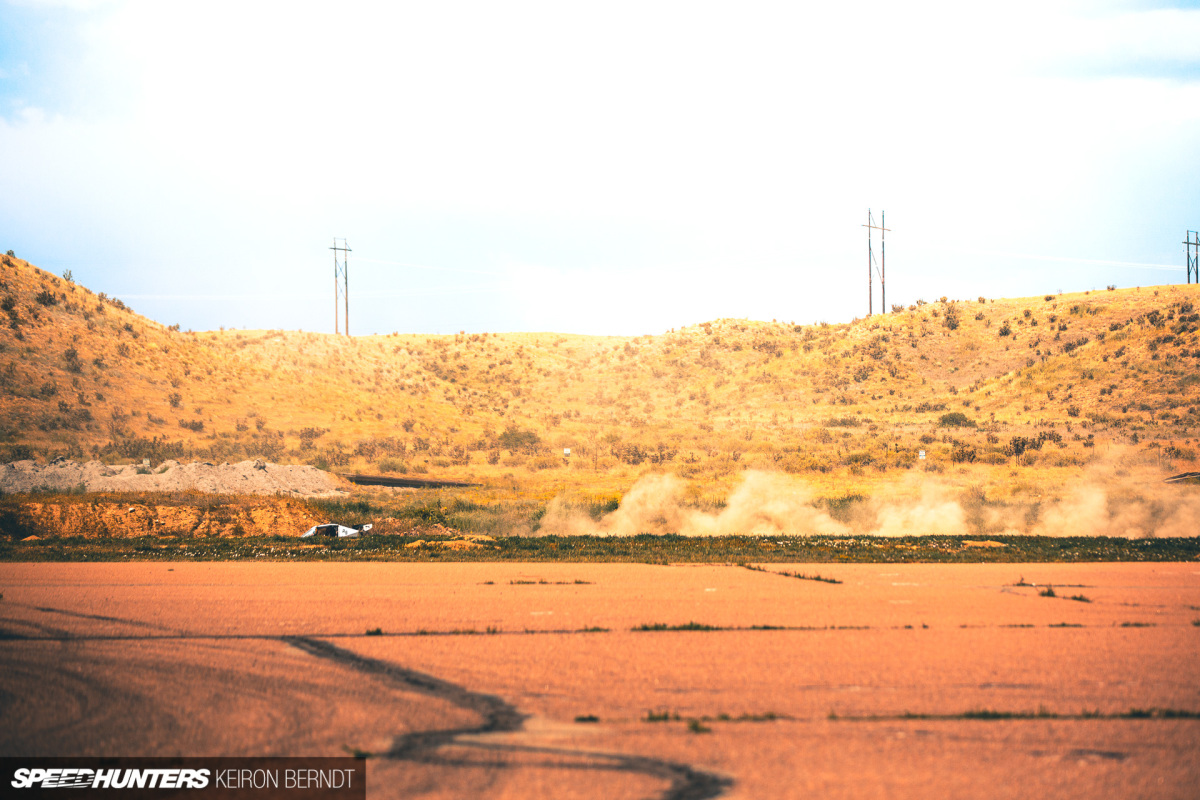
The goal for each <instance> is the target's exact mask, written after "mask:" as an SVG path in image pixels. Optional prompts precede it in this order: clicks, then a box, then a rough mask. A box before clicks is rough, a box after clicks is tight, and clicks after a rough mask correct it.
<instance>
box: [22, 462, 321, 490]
mask: <svg viewBox="0 0 1200 800" xmlns="http://www.w3.org/2000/svg"><path fill="white" fill-rule="evenodd" d="M139 469H143V468H141V467H139V466H138V465H136V464H132V465H125V466H109V465H106V464H102V463H100V462H99V461H89V462H87V463H86V464H80V463H78V462H75V461H63V460H59V461H55V462H53V463H51V464H46V465H45V466H42V465H40V464H38V463H37V462H35V461H14V462H12V463H11V464H0V492H3V493H5V494H13V493H20V492H32V491H37V490H40V489H50V490H57V491H69V490H72V489H77V488H78V487H79V486H80V485H82V486H83V487H84V488H85V489H86V490H87V491H89V492H176V491H185V490H188V489H194V490H196V491H201V492H211V493H214V494H267V495H273V494H280V493H282V494H288V495H295V496H303V497H314V496H316V497H319V496H327V495H334V494H339V493H341V492H342V491H343V489H342V485H341V482H340V481H339V479H338V478H336V477H335V476H333V475H330V474H329V473H327V472H322V471H321V470H319V469H317V468H315V467H308V466H297V465H280V464H268V463H265V462H262V461H241V462H239V463H237V464H209V463H207V462H203V461H197V462H192V463H190V464H180V463H179V462H178V461H164V462H163V463H161V464H158V465H155V466H154V467H152V468H151V469H150V470H149V474H144V475H139V474H138V470H139Z"/></svg>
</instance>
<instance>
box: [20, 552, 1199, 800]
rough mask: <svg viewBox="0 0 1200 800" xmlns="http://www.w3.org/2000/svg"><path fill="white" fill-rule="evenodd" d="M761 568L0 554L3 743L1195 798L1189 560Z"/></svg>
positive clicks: (511, 771)
mask: <svg viewBox="0 0 1200 800" xmlns="http://www.w3.org/2000/svg"><path fill="white" fill-rule="evenodd" d="M751 566H753V565H751ZM762 567H763V569H765V571H758V570H754V569H746V568H741V567H736V566H711V565H696V566H652V565H618V564H536V565H534V564H519V563H475V564H297V563H257V564H253V565H251V564H212V563H198V564H192V563H133V564H6V565H4V566H3V567H2V568H0V569H2V571H0V591H2V592H3V600H0V636H2V637H3V638H4V639H5V640H6V641H5V646H4V648H2V649H0V674H2V675H3V676H4V678H3V689H4V697H5V701H4V703H3V704H2V705H0V751H3V752H5V753H7V754H10V755H51V754H53V755H74V754H78V755H84V754H88V755H175V754H187V755H205V754H212V755H216V754H220V755H238V754H247V755H268V754H269V755H293V754H294V755H302V754H304V755H318V754H320V755H341V754H344V753H345V752H347V751H349V752H358V753H360V754H368V753H369V754H371V755H370V758H369V759H368V768H369V776H370V781H369V793H370V796H371V797H406V798H409V797H426V798H458V797H465V796H471V797H500V798H530V797H579V798H587V797H597V798H624V797H631V798H634V797H639V798H644V797H675V798H681V797H716V796H721V797H731V798H734V797H736V798H761V797H779V798H786V797H797V798H800V797H803V798H808V797H812V796H814V795H815V796H823V797H913V798H916V797H922V798H924V797H950V796H953V797H967V798H972V797H979V798H996V797H1014V798H1015V797H1022V798H1025V797H1029V796H1048V797H1055V798H1074V797H1078V798H1092V797H1180V798H1185V797H1194V791H1195V787H1196V785H1198V784H1200V766H1198V765H1200V689H1198V688H1197V687H1198V686H1200V683H1198V681H1197V678H1200V667H1198V666H1197V661H1196V658H1195V654H1196V652H1197V646H1198V645H1200V567H1198V566H1197V565H1196V564H1194V563H1159V564H1019V565H1018V564H992V565H907V564H905V565H895V564H877V565H847V564H821V565H812V564H788V565H784V564H768V565H762ZM785 573H793V574H792V575H788V574H785ZM797 575H802V576H806V577H807V579H805V578H804V577H796V576H797ZM817 578H822V579H825V580H817ZM831 581H840V583H834V582H831ZM449 729H455V730H456V731H459V732H458V733H449V734H445V735H443V736H440V737H439V736H432V737H431V736H421V735H419V734H420V733H421V732H430V731H447V730H449Z"/></svg>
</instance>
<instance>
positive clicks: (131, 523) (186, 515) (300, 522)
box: [0, 496, 325, 539]
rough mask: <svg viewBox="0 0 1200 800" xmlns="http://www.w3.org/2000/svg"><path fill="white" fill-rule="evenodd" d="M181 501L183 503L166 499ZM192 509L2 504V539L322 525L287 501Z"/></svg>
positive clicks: (204, 502) (198, 500)
mask: <svg viewBox="0 0 1200 800" xmlns="http://www.w3.org/2000/svg"><path fill="white" fill-rule="evenodd" d="M168 499H169V500H171V501H179V500H180V499H181V498H179V497H174V498H169V497H168V498H164V500H168ZM193 499H194V501H195V503H194V504H186V503H185V504H176V503H175V502H171V504H169V505H168V504H160V503H153V502H151V503H138V502H133V503H130V502H117V501H115V500H110V499H101V500H96V501H89V500H83V499H80V498H79V497H78V496H74V497H63V498H55V499H50V498H47V502H20V503H12V504H8V503H5V505H4V507H3V508H0V535H4V536H8V537H10V538H13V539H23V538H25V537H27V536H30V535H35V536H38V537H39V538H43V539H44V538H53V537H56V536H83V537H89V538H91V537H97V536H119V537H133V536H155V535H174V536H274V535H283V536H299V535H300V534H302V533H304V531H306V530H308V529H309V528H311V527H312V526H313V525H316V524H318V523H320V522H324V521H325V520H324V519H321V518H320V517H318V516H317V513H318V512H316V511H315V510H313V509H310V508H308V507H307V506H306V505H305V504H304V503H302V502H299V501H296V500H291V499H287V498H248V499H245V500H242V499H239V498H228V499H224V498H219V497H213V496H197V497H195V498H193Z"/></svg>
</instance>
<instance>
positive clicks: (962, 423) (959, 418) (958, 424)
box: [938, 411, 975, 428]
mask: <svg viewBox="0 0 1200 800" xmlns="http://www.w3.org/2000/svg"><path fill="white" fill-rule="evenodd" d="M938 424H939V425H942V426H943V427H947V428H974V427H975V420H973V419H971V418H970V417H968V416H967V415H966V414H964V413H962V412H961V411H951V412H950V413H949V414H942V416H941V419H939V420H938Z"/></svg>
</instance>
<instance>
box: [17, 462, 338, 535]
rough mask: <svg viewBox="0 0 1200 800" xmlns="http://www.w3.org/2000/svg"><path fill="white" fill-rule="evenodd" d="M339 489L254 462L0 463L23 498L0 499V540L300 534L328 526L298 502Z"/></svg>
mask: <svg viewBox="0 0 1200 800" xmlns="http://www.w3.org/2000/svg"><path fill="white" fill-rule="evenodd" d="M342 486H343V484H342V482H341V480H340V479H339V478H337V477H336V476H333V475H330V474H329V473H326V472H322V471H321V470H318V469H314V468H313V467H305V466H282V465H278V464H267V463H264V462H262V461H243V462H241V463H239V464H220V465H216V464H207V463H203V462H198V463H192V464H180V463H179V462H177V461H166V462H163V463H162V464H160V465H159V466H158V467H157V468H156V469H153V470H147V469H143V468H139V467H137V466H109V465H106V464H101V463H100V462H98V461H91V462H88V463H87V464H79V463H77V462H74V461H65V460H57V461H54V462H52V463H50V464H47V465H45V466H42V465H39V464H37V463H35V462H33V461H16V462H13V463H11V464H2V465H0V493H2V494H4V495H30V496H18V497H11V496H10V497H7V498H5V499H4V500H3V502H0V536H6V537H9V538H12V539H24V538H26V537H28V536H31V535H32V536H38V537H39V538H49V537H57V536H84V537H95V536H121V537H129V536H153V535H176V536H273V535H279V534H282V535H284V536H299V535H300V534H301V533H303V532H304V531H306V530H307V529H308V528H310V527H312V526H313V525H316V524H318V523H321V522H325V521H327V520H325V519H322V518H320V517H318V516H317V515H318V514H319V513H320V512H319V511H318V510H316V509H313V508H311V507H310V506H309V505H308V504H306V503H304V502H303V500H304V499H307V498H319V497H342V496H345V495H346V492H345V491H344V490H343V488H342ZM81 490H82V491H81ZM42 492H45V493H47V494H45V495H42V496H39V493H42ZM255 495H258V496H255ZM263 495H270V496H263Z"/></svg>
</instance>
